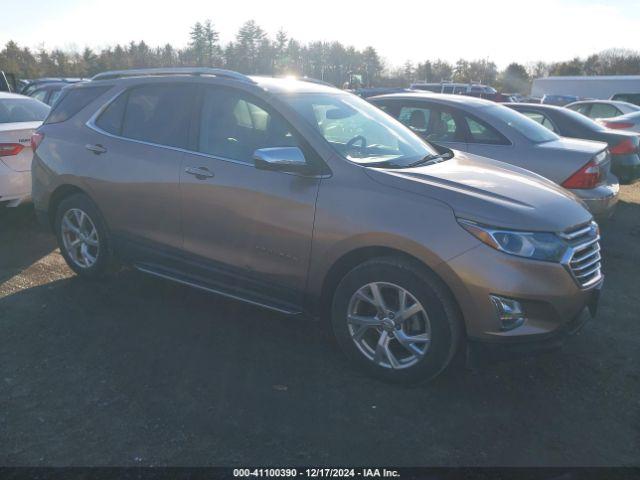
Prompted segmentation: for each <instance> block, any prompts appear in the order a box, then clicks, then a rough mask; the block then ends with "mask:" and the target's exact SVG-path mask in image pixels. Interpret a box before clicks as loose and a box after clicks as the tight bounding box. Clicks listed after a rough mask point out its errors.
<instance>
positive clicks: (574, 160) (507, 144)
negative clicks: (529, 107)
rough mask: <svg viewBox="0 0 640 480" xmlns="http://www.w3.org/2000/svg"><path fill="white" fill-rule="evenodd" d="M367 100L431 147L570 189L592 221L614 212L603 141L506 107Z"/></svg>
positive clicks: (432, 97)
mask: <svg viewBox="0 0 640 480" xmlns="http://www.w3.org/2000/svg"><path fill="white" fill-rule="evenodd" d="M369 100H370V101H371V102H372V103H373V104H375V105H377V106H379V107H380V108H382V109H383V110H385V111H386V112H387V113H389V114H390V115H392V116H393V117H395V118H397V119H399V120H400V121H401V122H402V123H404V124H405V125H407V126H408V127H409V128H411V129H412V130H413V131H414V132H415V133H416V134H418V135H420V136H422V137H423V138H424V139H426V140H428V141H429V142H431V143H435V144H437V145H441V146H443V147H446V148H450V149H454V150H462V151H465V152H469V153H473V154H476V155H481V156H483V157H488V158H492V159H494V160H500V161H502V162H505V163H510V164H513V165H516V166H518V167H522V168H525V169H527V170H530V171H532V172H535V173H537V174H539V175H542V176H543V177H546V178H548V179H549V180H552V181H554V182H555V183H558V184H560V185H562V186H563V187H565V188H566V189H568V190H570V191H571V192H572V193H574V194H575V195H576V197H578V198H579V199H581V200H582V201H583V202H584V203H585V204H586V206H587V207H588V208H589V210H590V211H591V213H592V214H593V215H594V216H595V217H597V218H599V219H603V218H607V217H609V216H611V215H612V214H613V211H614V208H615V205H616V203H617V201H618V192H619V188H620V187H619V184H618V179H617V178H616V176H615V175H613V174H612V173H611V171H610V168H611V160H610V156H609V152H608V150H607V144H606V143H602V142H593V141H589V140H578V139H573V138H564V137H559V136H558V135H556V134H555V133H553V132H551V131H550V130H548V129H547V128H545V127H543V126H542V125H540V124H538V123H536V122H534V121H533V120H531V119H529V118H527V117H525V116H524V115H522V114H520V113H518V112H515V111H513V110H511V109H510V108H507V107H505V106H503V105H500V104H497V103H494V102H490V101H487V100H482V99H477V98H472V97H467V96H463V95H442V94H440V95H439V94H427V93H403V94H392V95H381V96H377V97H373V98H370V99H369Z"/></svg>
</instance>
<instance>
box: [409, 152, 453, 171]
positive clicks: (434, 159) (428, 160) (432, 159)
mask: <svg viewBox="0 0 640 480" xmlns="http://www.w3.org/2000/svg"><path fill="white" fill-rule="evenodd" d="M450 158H451V155H450V154H449V153H441V154H439V155H427V156H426V157H423V158H421V159H420V160H418V161H417V162H413V163H410V164H409V165H407V166H406V167H404V168H413V167H417V166H419V165H432V164H434V163H440V162H444V161H445V160H449V159H450Z"/></svg>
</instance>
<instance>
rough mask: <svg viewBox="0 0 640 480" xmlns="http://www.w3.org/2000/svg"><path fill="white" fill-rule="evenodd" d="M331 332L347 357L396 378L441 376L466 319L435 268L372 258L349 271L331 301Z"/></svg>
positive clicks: (371, 370)
mask: <svg viewBox="0 0 640 480" xmlns="http://www.w3.org/2000/svg"><path fill="white" fill-rule="evenodd" d="M331 322H332V326H333V332H334V334H335V336H336V339H337V341H338V343H339V344H340V346H341V348H342V350H343V351H344V352H345V353H346V354H347V356H348V357H349V359H350V360H351V361H353V362H354V363H355V364H357V365H358V366H359V367H361V368H362V369H364V370H365V371H367V372H368V373H369V374H371V375H373V376H376V377H378V378H380V379H382V380H385V381H390V382H395V383H406V384H411V383H419V382H424V381H428V380H430V379H432V378H434V377H436V376H437V375H439V374H440V373H441V372H442V371H443V370H444V369H445V368H446V367H447V366H448V365H449V363H450V362H451V359H452V358H453V357H454V355H455V353H456V351H457V350H458V348H459V345H460V341H461V337H462V330H463V329H462V318H461V315H460V313H459V310H458V308H457V305H456V303H455V301H454V300H453V298H452V296H451V294H450V292H449V291H448V289H447V288H446V287H445V286H444V284H443V283H442V281H441V280H440V279H439V278H438V277H437V276H436V275H434V274H433V273H431V272H430V271H428V270H426V269H425V268H423V267H421V266H420V265H416V264H414V263H413V262H411V261H407V260H404V259H402V258H395V257H385V258H377V259H373V260H369V261H367V262H365V263H363V264H361V265H359V266H357V267H356V268H354V269H353V270H351V271H350V272H349V273H347V274H346V275H345V277H344V278H343V279H342V281H341V282H340V283H339V285H338V287H337V289H336V292H335V295H334V298H333V305H332V315H331Z"/></svg>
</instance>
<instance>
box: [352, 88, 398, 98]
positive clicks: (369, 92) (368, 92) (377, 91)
mask: <svg viewBox="0 0 640 480" xmlns="http://www.w3.org/2000/svg"><path fill="white" fill-rule="evenodd" d="M407 91H408V90H407V89H406V88H393V87H375V88H357V89H355V90H351V93H354V94H355V95H358V96H359V97H361V98H369V97H374V96H376V95H384V94H386V93H400V92H407Z"/></svg>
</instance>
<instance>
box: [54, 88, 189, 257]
mask: <svg viewBox="0 0 640 480" xmlns="http://www.w3.org/2000/svg"><path fill="white" fill-rule="evenodd" d="M67 95H69V94H67ZM66 98H67V96H65V97H64V99H66ZM64 99H63V100H64ZM193 101H194V95H193V88H192V87H190V86H189V85H186V84H180V83H160V82H155V83H150V84H146V85H140V86H135V87H132V88H130V89H129V90H126V91H124V92H122V93H121V94H120V95H119V96H118V97H117V98H116V99H115V100H114V101H112V102H111V103H110V104H109V106H108V107H107V108H106V109H105V110H104V111H103V112H102V113H101V114H100V115H99V116H98V117H97V118H96V119H95V120H94V121H93V122H90V125H91V126H92V129H90V130H89V132H90V133H89V137H87V138H85V139H84V142H83V143H85V145H82V146H81V148H82V152H83V154H84V163H85V164H86V165H87V182H88V183H89V187H90V189H91V191H92V194H93V195H94V199H95V200H96V202H97V203H98V205H99V206H100V208H101V210H102V212H103V214H104V215H105V217H106V219H107V223H108V224H109V226H110V228H111V230H112V231H113V233H114V235H115V236H116V237H117V239H118V240H120V241H123V242H124V243H123V245H124V246H127V247H139V250H138V252H137V253H138V255H137V256H138V257H139V254H140V253H144V252H145V251H148V250H154V249H149V248H147V247H163V246H164V247H173V248H175V249H179V248H181V247H182V234H181V225H180V219H181V217H180V185H179V183H180V166H181V162H182V156H183V148H185V147H186V146H187V141H188V135H189V128H190V120H191V114H192V107H193ZM155 251H156V253H157V252H158V251H159V249H158V248H155Z"/></svg>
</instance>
